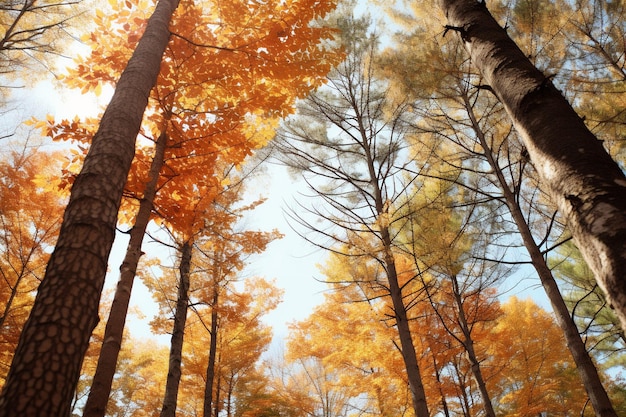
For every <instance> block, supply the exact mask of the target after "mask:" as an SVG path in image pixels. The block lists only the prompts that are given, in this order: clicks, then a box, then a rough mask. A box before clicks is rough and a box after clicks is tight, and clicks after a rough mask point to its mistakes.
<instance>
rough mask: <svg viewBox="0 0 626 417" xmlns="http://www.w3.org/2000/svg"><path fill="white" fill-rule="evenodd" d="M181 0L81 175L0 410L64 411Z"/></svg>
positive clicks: (140, 54) (125, 84)
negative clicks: (126, 184) (138, 142)
mask: <svg viewBox="0 0 626 417" xmlns="http://www.w3.org/2000/svg"><path fill="white" fill-rule="evenodd" d="M176 6H177V1H176V0H161V1H159V3H158V5H157V7H156V9H155V11H154V13H153V15H152V16H151V17H150V19H149V21H148V24H147V27H146V31H145V33H144V35H143V36H142V38H141V40H140V42H139V44H138V45H137V48H136V50H135V51H134V53H133V55H132V57H131V58H130V60H129V61H128V64H127V66H126V69H125V70H124V72H123V73H122V75H121V77H120V79H119V81H118V84H117V87H116V89H115V93H114V95H113V98H112V99H111V102H110V103H109V105H108V107H107V109H106V111H105V113H104V115H103V116H102V120H101V121H100V127H99V129H98V132H97V133H96V134H95V136H94V137H93V140H92V144H91V148H90V150H89V153H88V155H87V156H86V158H85V162H84V165H83V168H82V170H81V172H80V174H79V175H78V176H77V178H76V180H75V182H74V185H73V187H72V192H71V196H70V201H69V203H68V205H67V208H66V210H65V214H64V218H63V224H62V226H61V231H60V234H59V238H58V241H57V245H56V247H55V250H54V253H53V254H52V256H51V258H50V261H49V262H48V267H47V270H46V274H45V276H44V278H43V280H42V283H41V285H40V286H39V291H38V293H37V297H36V299H35V303H34V305H33V309H32V311H31V314H30V317H29V319H28V320H27V322H26V324H25V326H24V329H23V330H22V334H21V337H20V341H19V344H18V347H17V349H16V351H15V355H14V358H13V363H12V365H11V369H10V371H9V374H8V376H7V380H6V383H5V385H4V388H3V391H2V394H1V395H0V417H13V416H20V417H29V416H32V417H35V416H37V417H41V416H47V415H49V416H55V417H57V416H67V415H69V413H70V408H71V404H72V398H73V395H74V391H75V389H76V384H77V381H78V378H79V376H80V369H81V364H82V361H83V357H84V355H85V352H86V350H87V346H88V344H89V338H90V336H91V332H92V331H93V329H94V327H95V326H96V324H97V323H98V320H99V318H98V304H99V301H100V295H101V292H102V287H103V285H104V278H105V274H106V270H107V262H108V257H109V253H110V251H111V246H112V244H113V239H114V237H115V226H116V221H117V212H118V209H119V206H120V201H121V198H122V191H123V189H124V185H125V183H126V177H127V175H128V172H129V170H130V165H131V162H132V159H133V155H134V151H135V139H136V137H137V133H138V132H139V128H140V125H141V119H142V117H143V113H144V111H145V108H146V105H147V102H148V97H149V95H150V90H151V89H152V87H153V86H154V84H155V83H156V79H157V76H158V73H159V70H160V63H161V59H162V55H163V52H164V50H165V48H166V46H167V43H168V40H169V35H170V32H169V28H168V26H169V22H170V19H171V16H172V13H173V12H174V10H175V9H176Z"/></svg>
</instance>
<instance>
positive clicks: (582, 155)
mask: <svg viewBox="0 0 626 417" xmlns="http://www.w3.org/2000/svg"><path fill="white" fill-rule="evenodd" d="M439 4H440V6H441V8H442V10H443V11H444V13H445V15H446V17H447V18H448V22H449V26H448V27H447V30H452V31H456V32H458V33H459V34H460V35H461V37H462V39H463V41H464V43H465V46H466V49H467V50H468V51H469V53H470V56H471V59H472V62H473V63H474V65H476V66H477V67H478V69H479V70H480V71H481V73H482V75H483V76H484V78H485V81H486V84H487V85H488V86H489V87H490V88H491V90H492V91H493V92H494V94H495V95H496V96H497V97H498V98H499V100H500V101H501V102H502V104H503V105H504V107H505V109H506V111H507V113H508V114H509V116H510V118H511V119H512V121H513V124H514V126H515V128H516V129H517V131H518V132H519V134H520V136H521V137H522V140H523V142H524V144H525V146H526V148H527V150H528V153H529V155H530V157H531V159H532V161H533V162H534V164H535V166H536V167H537V170H538V172H539V175H540V177H541V179H542V180H543V181H544V182H545V184H546V185H547V186H548V187H549V191H550V194H551V197H552V199H553V202H554V203H555V204H556V205H557V207H558V208H559V210H560V212H561V213H562V215H563V216H564V218H565V219H566V221H567V225H568V227H569V229H570V230H571V232H572V235H573V237H574V239H575V241H576V244H577V246H578V247H579V249H580V251H581V253H582V254H583V256H584V258H585V260H586V261H587V263H588V264H589V267H590V268H591V270H592V271H593V272H594V273H595V275H596V279H597V281H598V284H599V286H600V287H601V288H602V289H603V290H604V292H605V293H606V296H607V300H608V301H609V303H610V304H611V305H612V307H613V308H614V309H615V311H616V313H617V315H618V316H619V318H620V321H621V323H622V327H623V328H624V329H626V279H625V278H624V271H626V178H625V177H624V173H623V172H622V171H621V169H620V168H619V166H618V165H617V163H615V161H613V160H612V159H611V157H610V156H609V155H608V153H607V152H606V151H605V149H604V148H603V146H602V142H600V141H598V139H597V138H596V137H595V136H594V135H593V134H592V133H591V132H590V131H589V129H587V127H586V126H585V124H584V122H583V120H582V119H581V118H580V117H579V116H578V115H577V114H576V112H575V111H574V110H573V109H572V107H571V106H570V105H569V103H568V102H567V100H565V98H564V97H563V96H562V95H561V93H560V92H559V91H558V90H557V89H556V88H555V87H554V85H553V84H552V82H551V81H550V78H549V77H548V76H546V75H545V74H543V73H541V72H540V71H539V70H537V68H535V67H534V66H533V65H532V63H531V62H530V61H529V60H528V58H527V57H526V56H525V55H524V53H523V52H522V51H521V50H520V49H519V48H518V47H517V45H516V44H515V43H514V42H513V41H512V40H511V39H510V38H509V36H508V35H507V33H506V31H505V30H504V29H503V28H502V27H500V26H499V25H498V23H497V22H496V21H495V19H494V18H493V17H492V16H491V14H490V13H489V12H488V10H487V8H486V7H485V4H484V3H479V2H476V1H474V0H440V2H439Z"/></svg>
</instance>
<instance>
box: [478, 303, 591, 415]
mask: <svg viewBox="0 0 626 417" xmlns="http://www.w3.org/2000/svg"><path fill="white" fill-rule="evenodd" d="M502 309H503V310H504V313H505V314H504V316H503V317H502V318H501V319H500V320H499V322H498V326H497V327H496V328H495V329H494V330H493V335H492V339H491V344H490V346H489V351H490V353H491V355H493V362H492V364H493V365H494V366H498V365H496V363H499V364H502V365H500V366H506V368H507V369H506V373H504V372H503V373H502V374H500V375H502V377H501V378H498V379H494V380H492V381H491V383H492V384H496V385H500V386H501V392H502V395H501V396H500V397H499V398H498V404H499V410H498V412H499V413H503V414H505V415H507V416H529V415H539V414H540V413H547V414H548V415H552V414H555V415H562V416H572V417H573V416H580V415H583V411H584V406H585V402H586V396H585V394H584V390H583V386H582V384H581V382H580V378H579V377H578V375H577V373H576V370H575V366H574V363H573V361H572V357H571V355H569V352H568V351H567V349H566V347H565V344H564V343H563V339H562V337H561V335H560V332H559V329H558V327H557V326H556V324H555V323H554V320H553V319H552V318H551V317H550V315H549V314H548V313H547V312H546V311H545V310H542V309H541V308H539V307H538V306H537V305H536V304H535V303H534V302H533V301H531V300H525V301H524V300H518V299H517V298H515V297H511V298H510V299H509V300H508V301H507V302H506V303H504V304H503V305H502ZM504 364H506V365H504Z"/></svg>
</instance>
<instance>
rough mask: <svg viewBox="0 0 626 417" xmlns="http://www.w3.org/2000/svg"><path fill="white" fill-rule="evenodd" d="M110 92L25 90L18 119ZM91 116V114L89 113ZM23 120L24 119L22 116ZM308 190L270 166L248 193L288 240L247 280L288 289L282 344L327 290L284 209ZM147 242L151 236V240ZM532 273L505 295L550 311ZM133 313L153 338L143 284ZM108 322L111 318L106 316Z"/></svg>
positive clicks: (116, 252) (135, 328)
mask: <svg viewBox="0 0 626 417" xmlns="http://www.w3.org/2000/svg"><path fill="white" fill-rule="evenodd" d="M109 98H110V92H105V93H103V94H102V95H101V96H100V97H97V98H96V97H95V96H93V95H91V94H85V95H82V94H80V93H78V92H76V91H70V92H68V91H64V92H62V91H59V90H57V89H55V88H54V87H53V86H52V85H51V84H50V83H49V82H42V83H40V84H39V85H38V86H37V88H36V89H35V90H33V91H29V92H26V94H25V95H23V97H22V98H21V102H20V108H19V109H18V110H17V112H16V114H17V117H21V116H23V115H25V114H26V115H30V114H36V115H37V116H38V117H45V115H46V114H48V113H50V114H53V115H54V116H55V117H56V118H72V117H74V116H75V115H76V114H81V115H96V114H97V112H98V108H99V106H101V105H106V103H107V102H108V100H109ZM86 113H89V114H86ZM22 118H23V117H22ZM302 191H305V188H304V184H302V183H300V182H298V181H296V180H295V179H294V178H293V177H292V176H290V175H289V174H288V173H287V172H286V170H285V169H284V168H281V167H276V166H270V167H268V171H267V173H266V174H265V175H264V176H263V177H262V178H260V179H257V180H256V181H255V182H254V183H253V184H252V185H251V186H249V192H250V194H251V196H252V197H253V198H257V197H259V196H261V197H266V198H267V201H266V202H265V203H264V204H263V205H261V206H259V207H258V208H257V209H256V210H255V211H254V214H253V215H252V216H251V217H250V219H249V224H248V226H249V228H250V229H260V230H267V231H269V230H271V229H274V228H276V229H278V230H279V231H280V232H282V233H283V234H284V235H285V236H284V237H283V238H282V239H280V240H277V241H275V242H273V243H271V244H270V245H269V246H268V248H267V250H266V251H265V252H264V253H262V254H260V255H254V256H252V257H251V258H250V259H249V265H248V267H247V268H246V270H245V271H244V272H243V273H242V276H259V277H264V278H266V279H269V280H272V279H274V280H275V283H276V285H277V287H279V288H281V289H283V291H284V295H283V302H282V303H281V304H280V305H279V306H278V307H277V308H276V309H275V310H274V311H272V312H271V313H269V314H268V315H267V316H266V317H265V322H266V323H267V324H269V325H271V326H272V327H273V329H274V344H280V343H281V341H282V340H283V339H284V338H285V337H286V336H287V334H288V325H289V323H291V322H293V321H297V320H303V319H305V318H307V317H308V316H309V315H310V314H311V312H312V311H313V309H314V307H315V306H316V305H318V304H320V303H321V302H323V294H324V292H325V291H326V289H327V287H326V285H325V284H324V283H322V282H320V279H321V278H322V277H321V275H320V273H319V271H318V269H317V265H318V264H320V263H323V262H324V260H325V258H326V256H327V254H326V253H325V252H324V251H322V250H320V249H317V248H315V247H313V246H311V245H309V244H307V243H306V242H304V241H303V240H302V238H301V237H300V236H298V235H297V233H296V232H294V231H293V230H292V229H291V228H290V226H289V224H288V222H287V216H286V215H285V213H284V210H285V209H286V208H287V207H288V206H290V205H293V203H294V201H295V198H296V197H297V194H298V192H302ZM145 240H146V242H147V241H149V238H147V237H146V239H145ZM126 243H127V237H126V236H124V235H121V234H118V238H117V239H116V242H115V244H114V247H113V250H112V252H111V257H110V262H109V271H110V272H109V274H108V276H107V280H106V284H105V288H106V289H107V291H113V290H114V288H115V284H116V282H117V278H118V272H119V265H120V263H121V260H122V258H123V256H124V253H125V250H126ZM145 245H146V246H145V247H146V249H145V250H144V251H145V252H147V253H148V254H151V255H154V254H158V256H159V257H161V258H162V260H163V263H168V264H171V263H173V262H174V258H173V255H171V254H170V253H169V251H168V250H165V249H163V248H158V249H157V248H156V247H157V246H158V245H157V244H155V243H145ZM534 275H535V274H534V273H533V271H532V270H529V269H522V270H520V271H518V272H517V273H516V276H515V277H514V278H513V279H510V280H509V282H508V283H507V284H506V287H507V288H508V289H505V290H504V294H505V296H509V295H517V296H519V297H522V298H524V297H526V296H532V297H533V298H534V299H536V300H538V302H540V304H541V305H542V306H543V307H544V308H547V307H548V305H547V303H546V302H545V296H543V295H542V291H541V290H539V291H538V290H537V288H538V285H539V283H538V280H537V278H536V277H535V276H534ZM131 309H139V310H141V311H142V312H143V314H144V317H143V318H142V317H138V316H137V315H134V314H133V315H131V316H130V317H129V321H128V323H129V326H130V329H131V334H132V335H133V336H134V337H142V338H146V337H152V336H151V332H150V329H149V325H148V322H149V321H150V320H151V319H152V317H153V315H154V314H156V313H157V312H158V308H157V306H156V303H155V302H154V301H153V299H152V297H151V295H150V293H149V292H148V291H147V289H146V288H145V287H144V286H143V284H142V283H141V280H139V279H137V280H135V286H134V288H133V292H132V297H131ZM101 319H102V320H106V317H102V318H101ZM168 338H169V336H168V337H166V339H164V338H162V337H159V338H158V339H159V340H164V341H165V340H168Z"/></svg>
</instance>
